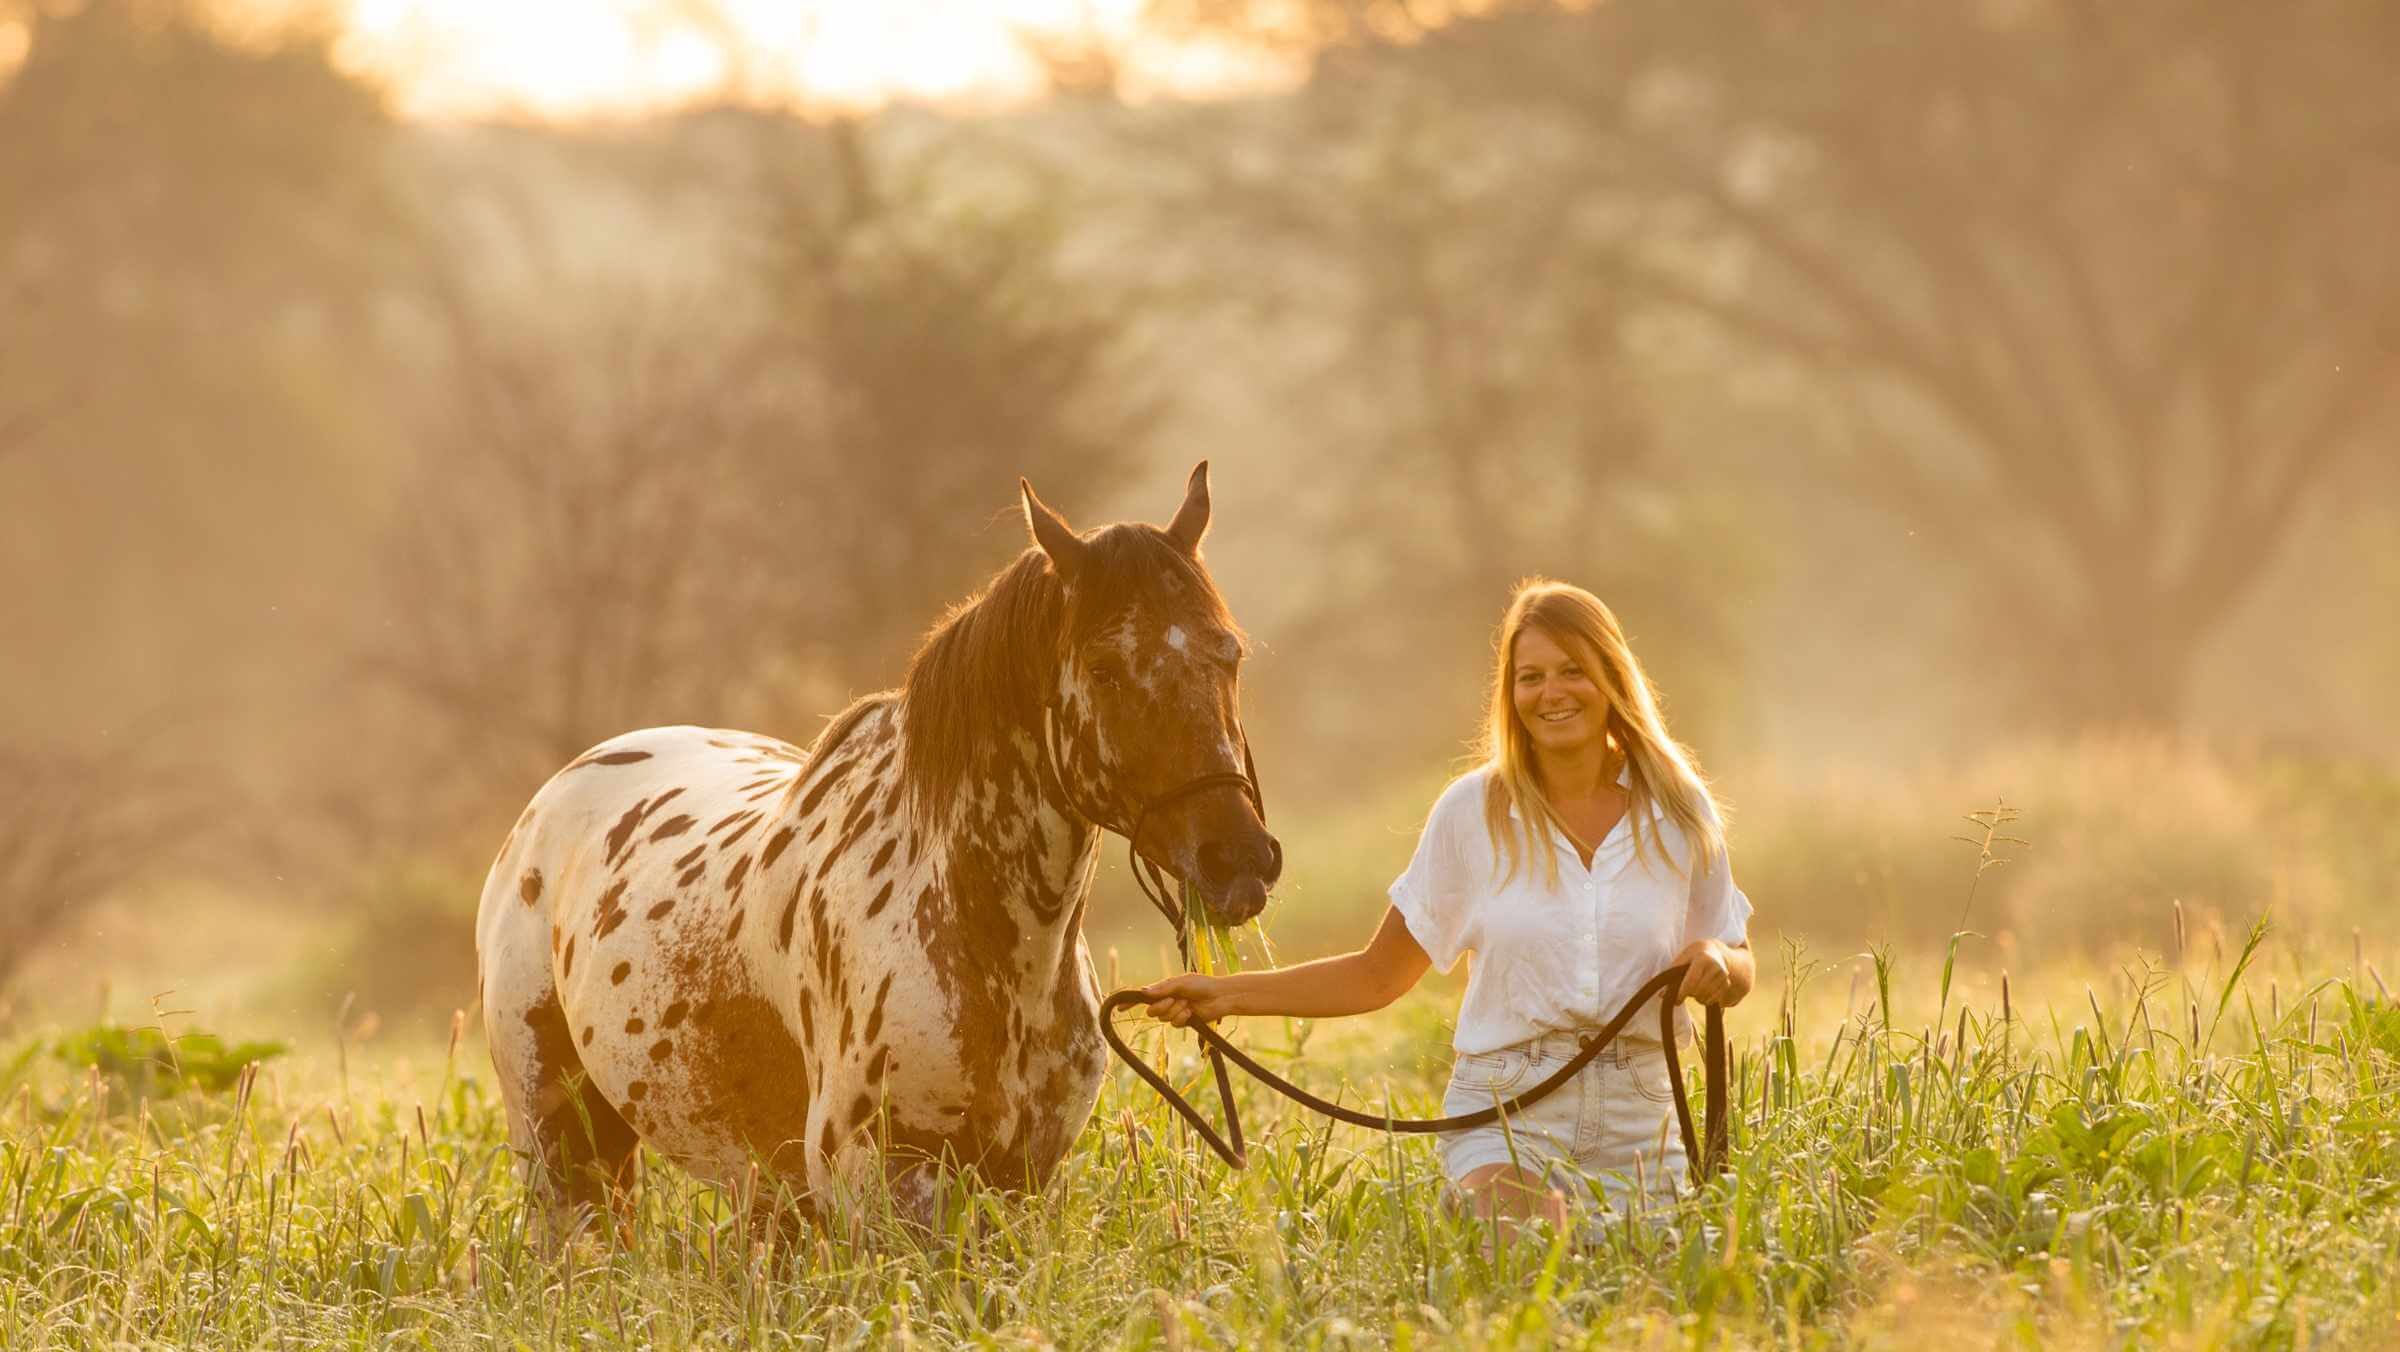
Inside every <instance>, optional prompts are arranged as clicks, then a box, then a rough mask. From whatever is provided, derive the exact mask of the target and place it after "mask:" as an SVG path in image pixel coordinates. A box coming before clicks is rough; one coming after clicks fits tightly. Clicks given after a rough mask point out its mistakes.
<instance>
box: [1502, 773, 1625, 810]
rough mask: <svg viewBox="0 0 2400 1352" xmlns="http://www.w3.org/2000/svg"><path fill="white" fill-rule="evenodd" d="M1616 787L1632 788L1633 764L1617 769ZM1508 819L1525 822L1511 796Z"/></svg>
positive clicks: (1514, 797)
mask: <svg viewBox="0 0 2400 1352" xmlns="http://www.w3.org/2000/svg"><path fill="white" fill-rule="evenodd" d="M1617 787H1618V788H1620V789H1630V788H1632V787H1633V762H1631V761H1627V762H1626V763H1625V764H1623V765H1620V766H1618V767H1617ZM1508 819H1509V820H1510V821H1523V820H1525V814H1524V813H1522V812H1520V811H1518V810H1517V800H1516V796H1515V795H1513V794H1512V795H1510V796H1509V800H1508Z"/></svg>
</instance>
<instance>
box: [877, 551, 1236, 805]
mask: <svg viewBox="0 0 2400 1352" xmlns="http://www.w3.org/2000/svg"><path fill="white" fill-rule="evenodd" d="M1083 543H1084V557H1083V561H1082V563H1081V564H1080V565H1079V570H1078V574H1077V582H1076V588H1075V597H1074V603H1073V605H1072V606H1071V607H1070V606H1069V605H1068V603H1067V595H1066V591H1065V588H1064V587H1062V586H1061V585H1060V583H1059V580H1058V574H1057V572H1056V570H1055V569H1053V568H1052V567H1051V564H1050V559H1049V556H1048V555H1046V554H1044V553H1043V552H1042V551H1041V550H1039V549H1030V548H1029V549H1027V550H1026V551H1025V552H1024V553H1022V554H1019V555H1018V556H1017V558H1016V561H1015V562H1014V563H1011V564H1009V565H1008V566H1007V567H1006V568H1003V569H1001V570H1000V572H999V573H998V575H996V576H994V577H993V578H992V580H991V581H990V582H989V583H986V584H985V586H984V588H983V590H982V591H980V592H978V593H976V594H975V595H974V596H971V597H969V598H967V599H966V600H965V601H962V602H960V603H959V604H958V605H956V606H953V607H951V609H950V611H949V613H948V614H946V615H944V616H943V617H942V618H941V620H940V621H939V622H938V623H936V624H935V625H934V627H933V630H932V632H930V633H929V634H927V635H926V638H925V642H924V643H923V644H922V645H921V646H920V647H918V649H917V652H916V656H914V657H912V658H910V659H909V663H908V675H907V677H906V678H904V679H903V680H902V682H901V685H900V690H899V698H900V706H901V710H902V714H903V717H904V719H905V720H906V723H907V728H908V734H907V737H906V739H905V741H906V746H905V749H904V751H903V753H902V756H901V775H902V779H903V782H904V783H905V784H906V785H907V791H908V795H909V798H910V800H911V802H912V805H913V806H914V807H915V808H916V810H917V811H918V812H919V813H920V814H923V815H925V816H926V817H927V818H928V819H929V820H937V821H938V820H941V819H943V818H945V817H946V816H947V815H948V813H949V810H950V807H951V805H952V804H954V803H955V802H957V800H958V797H959V793H960V790H961V789H962V787H963V786H964V783H965V781H966V777H967V775H968V774H969V773H970V772H971V770H972V769H973V759H974V754H975V748H976V746H977V745H978V743H979V742H980V741H982V740H983V739H984V738H985V737H988V736H989V735H990V733H991V732H992V730H993V729H995V728H998V727H1006V726H1010V725H1016V726H1022V727H1025V728H1027V729H1029V730H1030V731H1032V732H1033V734H1034V735H1035V736H1036V737H1039V736H1040V735H1041V716H1042V704H1043V695H1044V693H1045V692H1046V691H1047V690H1048V688H1049V683H1050V682H1051V680H1052V679H1053V673H1054V672H1055V670H1056V668H1057V664H1058V662H1059V660H1060V658H1061V657H1063V656H1064V655H1065V654H1066V652H1067V651H1068V648H1069V645H1071V644H1072V643H1075V642H1078V641H1080V640H1081V639H1082V638H1084V637H1086V636H1087V635H1088V634H1089V633H1090V631H1091V630H1092V629H1093V628H1094V627H1095V626H1097V625H1098V624H1099V623H1100V622H1101V621H1103V620H1106V619H1108V618H1109V617H1111V616H1113V615H1116V614H1117V613H1118V612H1120V611H1122V610H1124V609H1125V608H1126V607H1127V606H1129V605H1132V604H1134V603H1136V602H1139V601H1151V602H1155V603H1157V604H1160V605H1168V606H1182V607H1194V608H1197V609H1198V610H1199V611H1200V613H1201V614H1202V615H1203V616H1205V617H1206V618H1208V619H1210V620H1213V621H1215V622H1216V623H1219V624H1222V625H1224V626H1225V627H1226V628H1228V629H1232V628H1233V617H1232V615H1231V613H1230V612H1228V611H1227V610H1226V608H1225V601H1224V598H1223V597H1221V596H1219V595H1218V594H1217V589H1216V587H1215V586H1214V585H1213V584H1212V583H1211V582H1210V581H1209V579H1208V574H1207V573H1206V572H1204V571H1203V570H1202V569H1201V568H1200V567H1199V565H1198V564H1196V563H1195V562H1194V561H1193V560H1192V558H1191V557H1190V556H1189V555H1187V554H1185V553H1184V552H1183V551H1182V550H1181V549H1179V548H1177V547H1176V546H1175V543H1174V542H1173V541H1172V540H1170V539H1169V538H1168V537H1167V535H1166V533H1165V532H1163V531H1161V530H1159V529H1157V528H1156V527H1154V526H1141V525H1117V526H1110V527H1108V528H1106V529H1104V530H1101V531H1097V532H1095V533H1093V534H1092V535H1090V536H1088V537H1085V539H1084V542H1083ZM1170 579H1179V580H1181V581H1182V582H1183V583H1184V584H1186V585H1184V586H1183V587H1178V588H1174V591H1176V592H1180V593H1182V594H1181V595H1170V588H1171V587H1173V583H1172V582H1171V581H1170ZM1070 610H1071V611H1072V613H1069V612H1070Z"/></svg>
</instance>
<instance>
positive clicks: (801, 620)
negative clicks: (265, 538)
mask: <svg viewBox="0 0 2400 1352" xmlns="http://www.w3.org/2000/svg"><path fill="white" fill-rule="evenodd" d="M677 136H678V137H680V138H685V139H684V140H683V141H682V145H683V154H682V155H680V156H679V157H678V158H681V159H682V160H683V161H684V162H685V164H686V166H687V168H686V170H685V172H688V165H689V163H690V162H691V161H692V160H693V159H694V158H703V157H705V156H707V155H710V154H713V153H714V152H715V151H717V150H721V149H723V148H724V146H725V145H726V144H727V143H728V142H731V143H732V144H733V145H734V146H736V147H738V149H737V152H736V153H735V155H734V156H732V157H731V158H732V159H733V160H734V161H735V162H737V163H740V164H743V165H745V166H750V167H757V166H764V167H765V168H766V170H767V179H766V183H765V185H764V186H763V187H760V186H759V185H757V184H751V183H740V184H737V185H728V184H727V183H725V182H719V183H717V184H716V185H715V187H714V188H713V189H712V191H715V192H718V193H720V194H732V195H731V196H728V197H721V198H720V199H719V202H720V204H721V205H720V207H719V208H718V209H719V210H730V211H732V212H733V213H734V214H735V215H736V216H737V217H738V218H739V219H742V220H743V221H745V222H746V224H745V225H744V226H743V227H740V228H739V232H738V233H739V234H740V239H739V240H738V241H737V242H736V243H735V244H733V245H730V246H728V245H727V244H726V243H725V242H724V241H723V240H721V239H720V240H714V241H710V242H708V243H707V244H705V245H704V246H703V247H709V248H717V249H730V250H731V251H733V252H735V254H736V256H737V257H738V258H740V259H741V261H740V262H739V263H737V265H736V266H735V267H734V268H733V269H732V273H731V277H730V280H727V281H723V282H710V283H705V284H703V285H701V286H700V287H699V288H698V289H696V290H693V291H691V292H689V293H687V294H686V299H685V300H684V301H682V302H680V303H668V302H662V301H660V300H659V299H657V298H655V297H654V296H651V295H648V294H646V293H644V292H643V291H642V290H641V289H640V288H638V287H636V286H633V285H631V284H630V283H627V282H624V281H621V280H620V281H618V282H614V283H609V284H605V285H603V286H599V287H595V286H594V285H592V284H591V282H590V281H589V280H588V279H580V278H578V277H576V276H574V275H573V274H572V272H571V270H568V269H565V268H564V267H562V266H556V265H553V264H539V265H537V267H536V274H537V275H536V277H535V278H534V279H533V281H532V282H531V284H530V285H529V286H528V287H527V288H525V289H524V290H523V292H522V294H515V295H514V298H512V293H511V292H510V291H509V290H508V289H506V288H497V287H494V286H492V285H489V284H488V280H489V279H488V278H486V277H485V276H484V274H483V272H482V271H481V269H482V268H483V267H484V266H485V264H484V262H482V261H479V260H478V258H477V255H476V250H475V248H474V247H473V246H471V245H468V244H466V243H464V242H454V243H453V244H452V245H450V246H447V247H446V251H445V257H446V259H447V260H448V261H447V262H446V263H445V264H443V265H442V268H441V269H437V278H438V279H439V284H438V285H437V286H436V287H435V288H434V289H433V295H434V298H435V305H434V312H435V313H436V315H437V316H438V328H439V330H440V333H441V338H440V342H439V346H440V347H441V349H442V350H443V354H444V355H443V358H442V360H441V361H440V363H439V364H438V366H437V368H436V370H435V371H434V372H433V373H432V374H431V375H430V377H429V387H430V388H429V391H428V395H427V397H426V398H425V400H424V401H423V403H424V410H425V412H424V423H423V433H422V445H423V453H422V460H421V464H420V466H419V469H418V472H417V477H416V482H415V486H414V488H413V490H412V491H411V493H410V494H409V496H408V499H407V506H406V508H405V510H404V511H403V512H402V513H401V515H400V516H399V518H398V519H397V521H396V522H395V523H394V527H393V530H392V533H391V535H390V537H389V539H388V541H387V542H386V545H385V548H384V554H383V558H384V564H385V568H386V587H385V595H386V597H387V600H386V601H385V602H384V603H383V604H382V605H380V606H379V607H378V608H377V610H376V612H375V622H374V624H373V625H372V626H371V627H370V628H368V629H367V630H366V631H365V635H364V640H363V643H362V645H361V647H360V649H359V651H358V654H357V663H358V665H357V667H356V670H357V671H358V672H359V673H360V674H362V675H365V676H367V677H369V678H370V681H369V685H370V687H371V688H372V689H373V690H375V691H379V692H384V693H387V694H389V695H392V696H396V697H397V698H398V699H399V701H400V705H401V716H400V717H399V718H398V719H396V720H394V724H393V725H394V726H395V727H398V728H409V729H416V728H420V727H424V728H426V729H427V731H425V732H424V733H422V734H421V735H420V734H417V733H413V732H412V733H408V734H403V735H401V736H400V737H399V738H398V739H397V740H398V742H399V744H398V745H395V746H393V747H392V748H391V755H392V757H393V763H394V765H395V769H396V772H397V777H398V778H399V779H400V780H402V781H404V782H406V783H407V784H409V786H410V788H409V791H408V792H406V793H403V794H397V795H395V794H393V793H391V791H390V788H391V786H390V784H389V783H383V784H374V785H362V786H360V791H359V792H356V793H353V794H350V795H345V796H341V797H340V799H339V801H337V802H332V803H330V804H329V807H330V810H332V811H333V812H335V813H336V814H337V815H339V816H343V817H345V818H347V819H348V821H349V824H350V826H351V828H352V830H353V833H354V835H355V836H357V837H358V838H360V839H362V840H372V839H375V838H378V837H380V838H384V839H390V838H392V837H393V836H396V835H402V834H405V835H408V836H411V837H414V838H416V839H420V840H427V841H440V840H458V839H471V840H472V841H473V843H474V848H476V849H484V848H488V847H489V844H490V840H489V838H488V837H490V834H491V832H490V821H491V815H490V814H492V813H493V812H495V811H500V810H507V811H513V810H514V805H515V804H516V803H518V802H520V801H521V800H522V799H523V797H524V796H525V795H526V794H528V793H530V792H531V791H532V789H533V788H534V787H535V786H536V785H538V784H539V783H540V782H541V781H542V779H543V778H545V777H546V776H547V775H549V774H550V773H552V772H553V771H555V770H556V769H557V768H558V767H559V766H561V765H563V764H564V763H565V762H566V761H567V760H569V759H571V758H572V757H573V756H574V755H575V754H576V753H577V752H580V751H581V750H583V749H584V748H586V747H588V746H590V745H591V744H592V743H594V742H596V741H599V740H600V739H602V738H604V737H607V736H610V735H613V734H615V733H617V732H621V731H624V730H626V729H629V728H634V727H640V726H646V725H652V724H659V723H670V722H699V723H718V724H727V723H735V724H748V725H753V726H761V727H764V728H768V729H771V730H774V731H778V732H780V733H782V734H783V735H785V736H787V737H790V738H792V739H795V740H798V741H802V742H805V741H807V740H808V739H809V737H810V736H812V735H813V733H814V731H815V722H814V720H813V719H811V718H809V717H807V715H808V714H811V713H814V714H822V715H830V714H831V713H833V712H834V711H835V710H836V709H838V708H839V707H840V706H841V704H843V703H844V702H846V701H847V698H848V696H849V695H850V694H851V693H854V692H858V691H863V690H867V689H874V688H879V687H882V686H885V685H889V684H891V683H893V682H894V681H896V680H897V678H898V676H899V673H900V669H901V664H902V661H903V660H904V659H905V657H906V656H907V654H908V652H909V651H910V649H911V648H912V647H913V644H914V642H915V640H916V639H917V637H918V636H919V635H920V634H921V633H922V632H923V631H924V630H925V629H926V628H927V627H929V626H930V625H931V624H932V623H933V621H934V620H935V619H936V618H937V617H938V616H939V614H940V612H941V608H942V606H943V605H944V604H945V603H946V602H950V601H955V600H957V599H960V598H961V597H962V596H963V595H964V594H965V593H966V592H967V591H968V590H969V589H970V588H971V587H973V586H974V585H975V584H976V583H978V582H980V581H981V580H982V579H983V578H984V577H985V576H986V575H988V574H989V573H990V572H992V571H993V570H995V569H996V568H997V567H998V566H999V565H1000V563H1001V562H1003V561H1004V560H1006V559H1007V558H1010V557H1013V556H1014V555H1015V554H1016V553H1017V552H1018V551H1019V550H1020V549H1021V548H1022V547H1023V534H1022V530H1021V528H1019V527H1017V526H1016V525H1015V524H1014V518H1013V517H1011V516H1009V515H1008V512H1009V511H1010V510H1011V507H1012V504H1013V501H1014V492H1015V476H1016V475H1017V474H1019V473H1028V474H1032V475H1034V476H1035V477H1036V478H1038V479H1041V480H1043V481H1044V482H1046V483H1056V484H1058V485H1060V487H1061V488H1062V490H1063V489H1065V488H1066V487H1067V486H1068V485H1074V486H1075V489H1074V491H1076V492H1083V491H1086V490H1087V489H1088V488H1089V487H1091V486H1092V485H1094V484H1096V483H1097V484H1105V483H1106V482H1108V480H1109V479H1110V478H1111V477H1112V476H1113V475H1114V474H1115V473H1116V472H1117V470H1118V469H1119V467H1120V466H1121V465H1122V464H1123V463H1125V461H1126V459H1127V458H1128V457H1129V456H1130V455H1131V454H1132V452H1133V450H1134V445H1135V443H1134V438H1135V437H1136V436H1137V435H1138V431H1139V425H1140V418H1139V416H1138V407H1137V404H1136V402H1135V401H1133V400H1131V399H1129V398H1128V397H1127V396H1125V395H1124V394H1123V393H1122V392H1120V391H1119V390H1118V389H1117V388H1116V387H1115V386H1114V384H1113V383H1112V382H1111V379H1110V372H1111V368H1110V360H1109V359H1110V349H1111V345H1112V344H1113V343H1114V341H1115V337H1116V332H1117V321H1115V320H1114V319H1111V318H1110V317H1108V316H1107V315H1106V313H1105V312H1104V311H1103V310H1102V309H1101V308H1100V307H1099V306H1098V305H1097V304H1096V302H1095V301H1094V300H1093V299H1092V298H1091V297H1089V296H1087V295H1086V294H1084V293H1083V292H1082V291H1081V290H1079V289H1078V288H1077V287H1076V285H1075V284H1074V283H1073V281H1072V280H1071V279H1069V278H1067V277H1065V276H1064V275H1062V274H1061V272H1060V271H1059V269H1058V267H1057V263H1056V251H1057V243H1058V242H1057V235H1056V232H1055V229H1054V228H1053V226H1052V225H1051V223H1050V222H1048V221H1047V220H1045V219H1043V218H1041V217H1040V216H1039V215H1038V214H1035V213H1033V212H1031V211H1029V210H1024V209H1019V208H1017V207H1014V206H1012V205H1010V204H1009V203H1008V202H1006V201H995V200H994V199H993V198H992V197H991V196H990V195H988V194H986V195H978V194H977V193H975V192H974V191H972V190H969V189H962V188H961V187H960V186H959V183H960V180H959V177H958V176H957V175H956V174H954V173H952V172H951V171H950V170H949V169H948V168H947V167H944V166H935V165H933V164H931V163H930V162H925V161H904V159H903V158H902V157H899V156H897V155H895V156H894V157H893V158H891V159H886V158H885V157H884V153H883V152H879V151H878V150H877V149H876V148H874V147H871V146H869V145H867V144H866V143H865V141H864V138H863V135H862V133H861V132H860V130H859V129H858V128H856V127H854V126H851V125H849V124H833V125H830V126H811V125H807V124H802V123H798V122H795V121H793V120H791V119H787V118H781V117H768V116H755V115H750V114H740V113H730V112H728V113H717V114H709V115H706V116H704V117H701V118H698V119H696V120H694V121H693V122H692V123H691V124H689V125H687V126H685V127H684V128H682V129H681V131H680V132H678V133H677ZM903 163H905V164H906V167H905V168H903V167H900V166H901V165H902V164H903ZM744 172H746V170H745V171H744ZM751 208H756V209H757V214H755V215H750V214H745V213H747V212H749V210H750V209H751ZM503 214H506V213H503ZM516 219H519V220H520V221H522V220H524V219H526V218H524V217H522V216H519V217H517V218H516ZM747 223H754V224H755V225H756V226H757V227H758V229H759V232H760V234H759V237H758V238H753V237H751V236H750V235H749V233H748V224H747ZM661 228H662V229H663V226H662V227H661ZM762 240H763V242H762ZM519 243H520V246H521V249H520V251H521V252H528V253H531V254H532V255H534V256H536V257H537V258H538V257H539V256H540V255H541V254H542V251H543V248H544V245H543V244H542V243H541V242H540V241H539V240H538V239H537V240H533V241H520V242H519ZM744 249H747V250H748V253H747V254H743V253H741V252H740V251H741V250H744ZM369 721H370V722H371V721H372V720H369ZM395 813H405V814H408V817H409V820H408V821H407V822H406V823H405V824H403V823H400V822H397V821H395V820H394V814H395Z"/></svg>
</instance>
